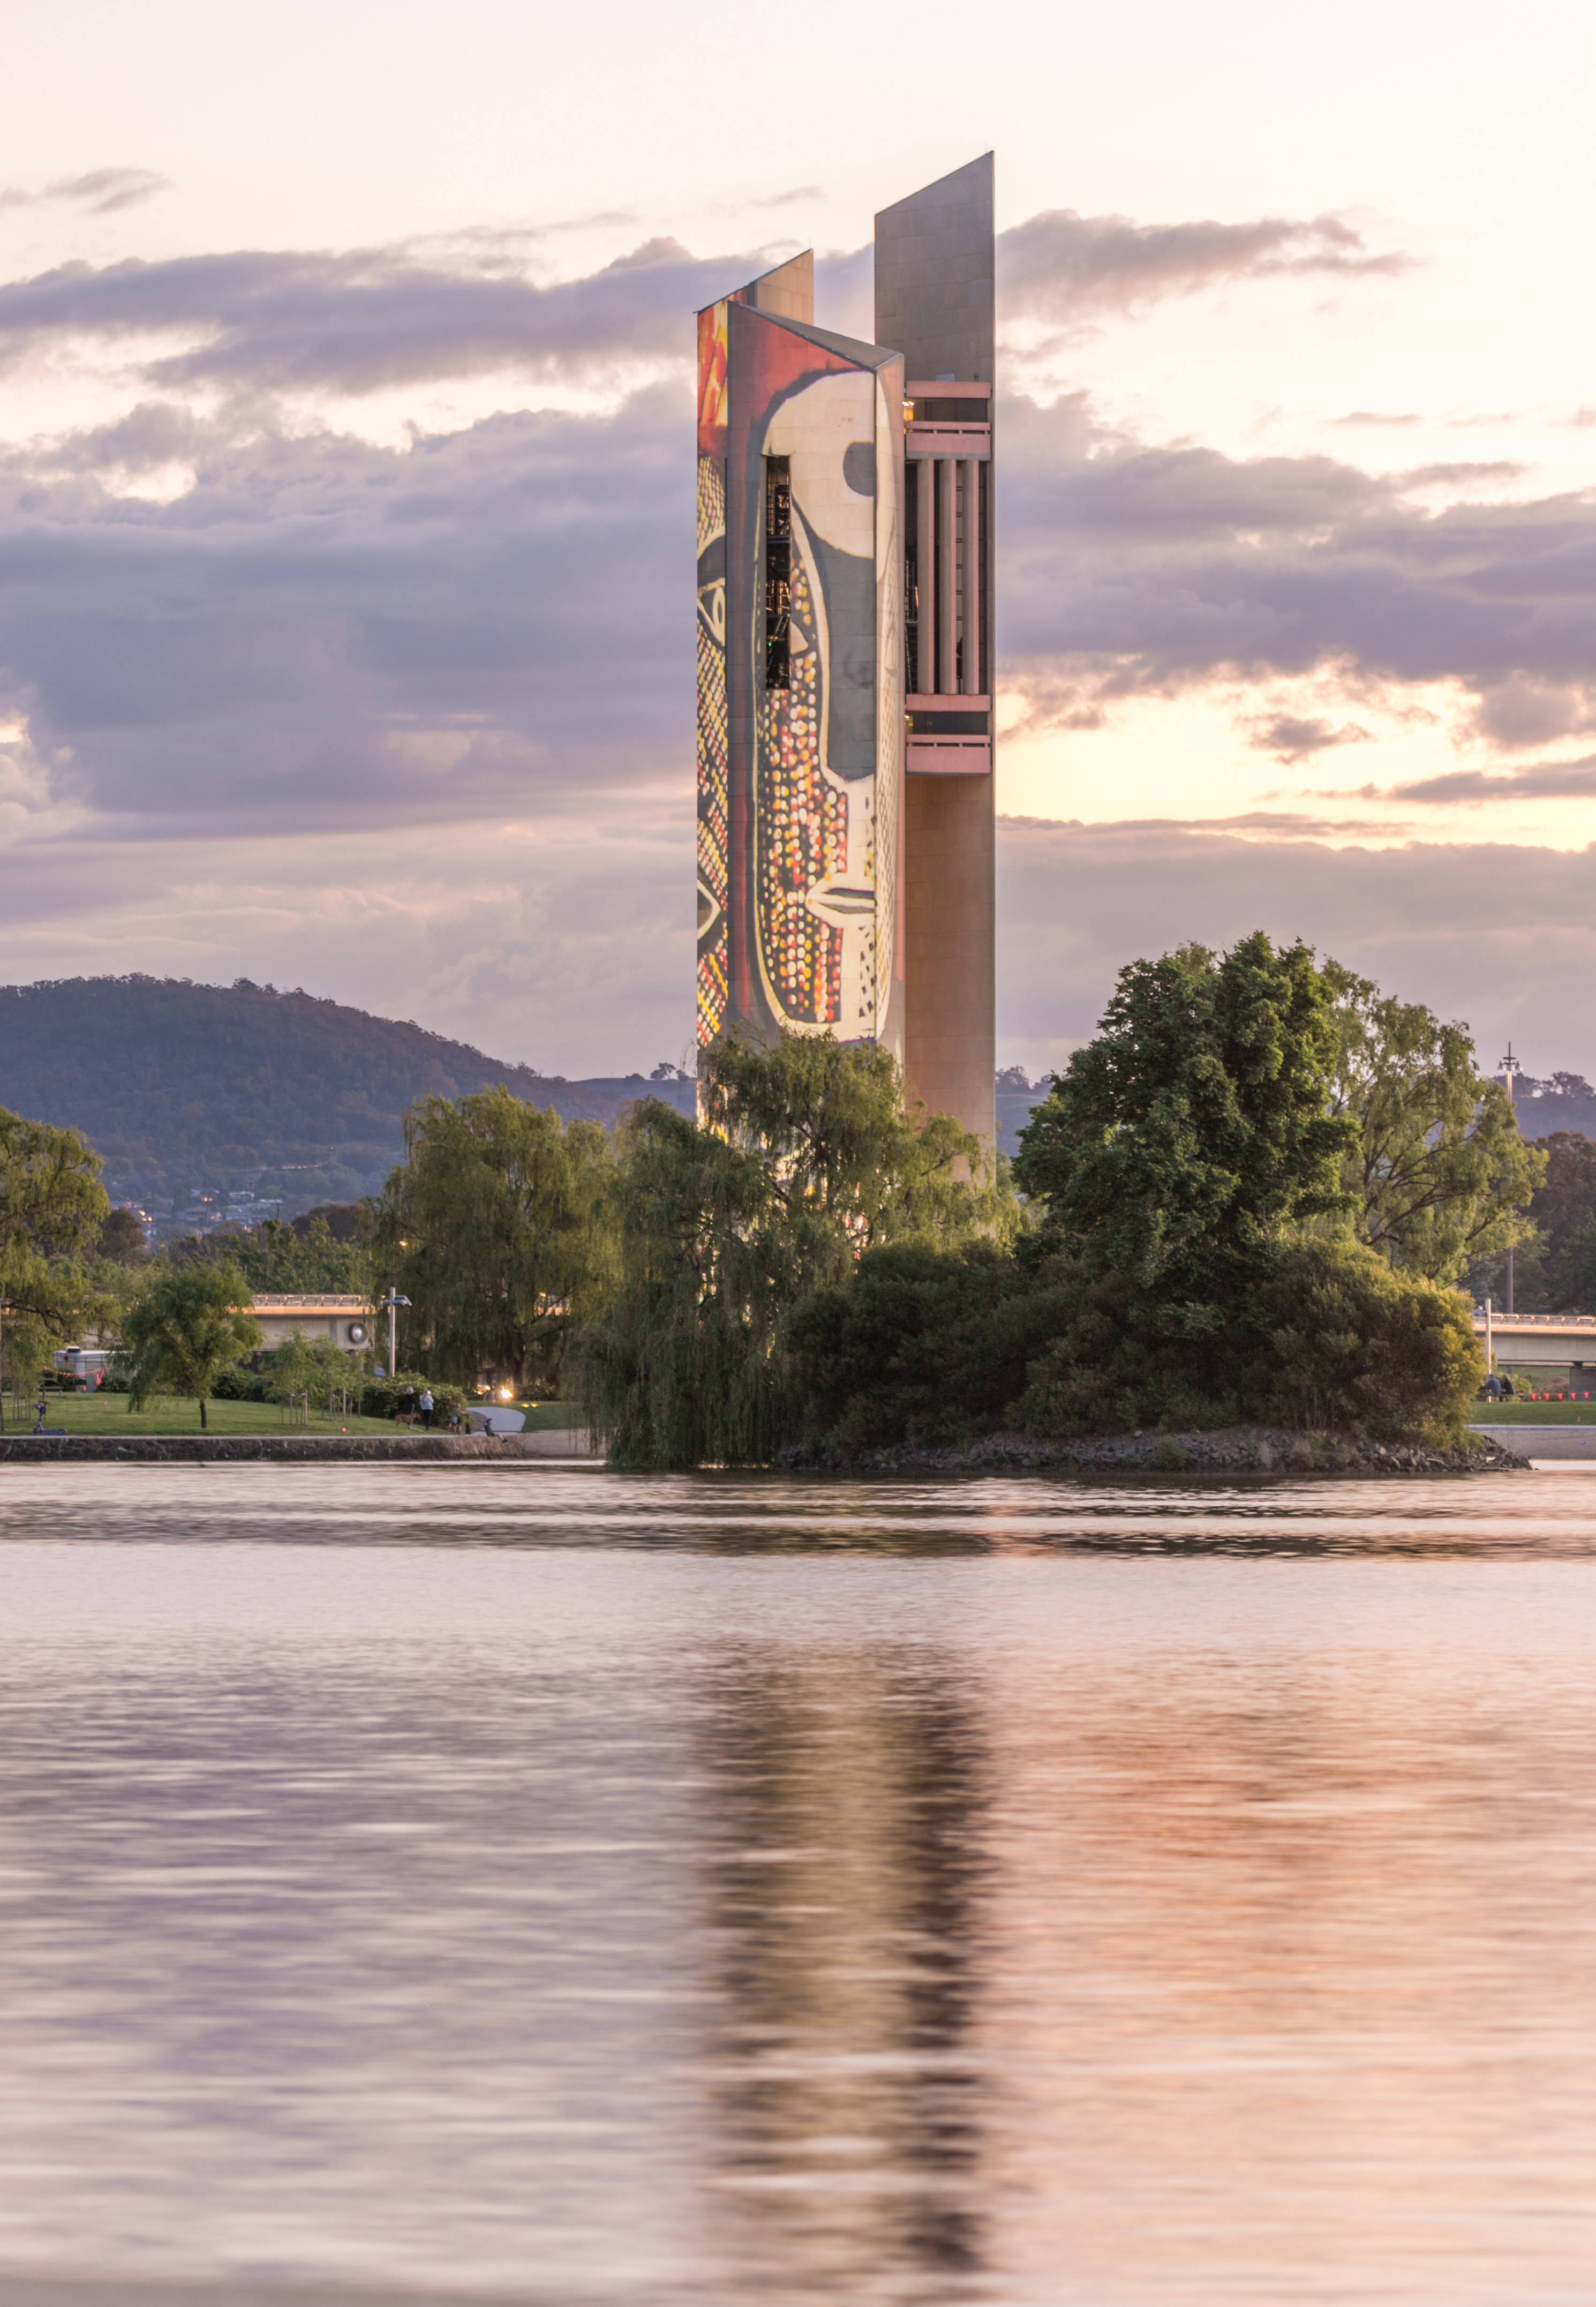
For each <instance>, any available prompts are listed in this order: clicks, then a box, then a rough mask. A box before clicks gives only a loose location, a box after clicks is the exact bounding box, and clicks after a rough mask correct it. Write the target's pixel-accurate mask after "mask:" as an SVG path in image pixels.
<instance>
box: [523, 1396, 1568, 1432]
mask: <svg viewBox="0 0 1596 2307" xmlns="http://www.w3.org/2000/svg"><path fill="white" fill-rule="evenodd" d="M1592 1406H1593V1407H1596V1405H1592ZM521 1407H522V1408H524V1409H525V1410H526V1411H527V1423H526V1426H525V1428H524V1429H523V1430H524V1431H525V1432H526V1433H528V1434H536V1433H538V1432H546V1431H547V1430H548V1428H551V1427H554V1426H558V1427H562V1428H563V1427H567V1426H583V1425H586V1423H587V1420H586V1419H584V1418H583V1416H582V1413H581V1411H579V1409H578V1408H577V1405H576V1403H575V1402H532V1403H531V1404H529V1405H528V1404H526V1403H523V1404H522V1405H521Z"/></svg>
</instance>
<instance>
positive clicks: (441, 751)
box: [0, 0, 1596, 1076]
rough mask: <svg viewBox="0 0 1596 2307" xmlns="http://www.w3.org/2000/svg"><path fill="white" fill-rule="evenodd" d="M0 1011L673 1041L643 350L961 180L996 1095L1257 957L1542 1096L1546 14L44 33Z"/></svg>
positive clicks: (132, 28) (1570, 750)
mask: <svg viewBox="0 0 1596 2307" xmlns="http://www.w3.org/2000/svg"><path fill="white" fill-rule="evenodd" d="M7 49H8V71H7V73H6V75H5V79H4V85H3V86H0V155H4V159H0V979H4V980H5V981H6V982H28V981H31V980H33V979H36V978H41V977H64V976H73V975H80V974H82V975H97V974H101V973H122V972H124V971H129V970H143V971H149V972H151V973H156V974H159V975H173V976H186V977H192V978H194V979H196V980H199V981H203V982H230V981H231V980H232V979H233V978H235V977H237V976H247V977H249V978H252V979H253V980H255V981H256V982H274V983H277V984H279V985H286V986H293V985H303V986H304V987H305V989H306V990H307V991H312V992H314V993H318V994H322V995H330V996H333V997H334V998H336V999H340V1000H345V1001H350V1002H354V1003H356V1004H358V1005H360V1006H362V1007H365V1008H372V1009H374V1010H376V1011H378V1012H380V1013H382V1014H384V1015H390V1016H401V1017H413V1018H415V1019H416V1020H417V1021H418V1022H419V1023H421V1024H424V1025H428V1026H431V1027H433V1028H435V1029H436V1030H438V1031H441V1032H443V1033H451V1034H457V1035H459V1036H460V1037H461V1038H463V1039H466V1040H468V1041H470V1042H475V1043H476V1044H477V1045H478V1046H480V1047H482V1048H485V1049H486V1050H488V1051H492V1052H493V1054H495V1055H497V1056H502V1057H504V1058H507V1059H516V1060H518V1061H521V1062H525V1063H529V1064H532V1065H536V1066H537V1067H540V1068H543V1069H544V1070H545V1071H547V1072H551V1073H553V1072H570V1073H578V1074H591V1073H602V1072H612V1071H619V1072H628V1071H631V1070H633V1069H634V1068H641V1069H643V1070H645V1071H646V1070H648V1068H649V1067H651V1066H652V1065H653V1064H654V1063H656V1061H657V1060H658V1059H662V1058H668V1059H680V1058H682V1056H683V1055H684V1054H685V1052H686V1051H687V1048H688V1045H689V1042H690V1039H691V1030H692V922H693V866H692V809H693V766H692V760H693V745H692V711H693V702H692V661H693V660H692V640H691V635H692V622H693V603H692V583H693V563H692V511H691V502H692V387H691V353H692V327H691V321H692V314H693V312H694V310H695V309H696V308H697V307H698V306H699V305H700V304H704V303H706V302H708V300H709V299H710V298H711V297H713V296H716V295H718V294H721V293H724V292H725V290H726V289H727V288H729V287H735V286H737V285H739V284H740V283H741V282H742V281H744V280H746V279H749V278H751V276H752V275H753V274H754V273H755V272H757V271H759V270H762V269H764V268H765V267H766V266H767V265H768V264H770V263H772V262H779V261H780V260H781V259H782V258H783V257H784V256H785V255H789V254H791V253H794V250H796V249H798V248H801V247H806V246H810V245H812V246H813V247H814V248H815V250H816V252H817V313H816V317H817V319H818V320H819V321H820V322H822V323H823V324H827V325H830V326H832V327H837V328H840V329H844V330H849V331H850V332H853V333H856V334H860V335H865V336H868V335H869V334H870V333H871V321H870V313H871V287H870V279H871V276H870V239H871V219H872V215H873V212H874V210H876V209H877V208H880V207H883V206H885V205H886V204H888V202H892V201H894V200H897V199H898V198H900V197H902V196H903V195H904V194H905V193H908V192H911V191H914V189H916V188H917V187H918V186H919V185H921V184H924V183H927V182H929V181H930V180H931V179H932V178H934V177H936V176H940V175H943V174H945V173H946V172H947V171H948V170H949V169H951V168H954V167H959V166H962V165H963V163H964V162H965V161H966V160H968V159H973V158H974V156H975V155H976V154H978V153H980V152H982V151H984V150H987V149H989V148H991V149H992V150H995V152H996V155H997V186H998V224H999V252H998V263H999V279H998V307H999V333H1000V401H999V405H998V417H997V422H998V427H999V431H998V452H999V473H1000V480H999V501H998V537H999V556H1000V557H999V570H998V642H999V707H998V713H999V722H998V725H999V729H1000V748H999V766H998V771H997V776H998V806H999V810H1000V818H1001V823H1000V950H999V1016H998V1047H999V1057H1000V1063H1003V1064H1016V1063H1017V1064H1022V1065H1025V1067H1026V1068H1028V1070H1030V1071H1031V1072H1032V1073H1033V1074H1034V1075H1035V1074H1039V1073H1041V1072H1042V1071H1043V1070H1044V1069H1045V1068H1049V1067H1051V1066H1054V1065H1059V1064H1061V1063H1062V1062H1063V1061H1064V1059H1065V1058H1066V1057H1067V1056H1068V1052H1069V1051H1070V1050H1071V1049H1072V1048H1074V1047H1076V1046H1078V1044H1079V1042H1081V1041H1082V1040H1083V1039H1085V1037H1087V1036H1088V1035H1089V1034H1090V1033H1091V1032H1092V1030H1093V1027H1094V1023H1095V1020H1096V1018H1097V1017H1098V1016H1099V1015H1100V1013H1101V1011H1102V1009H1103V1005H1104V1003H1105V1001H1106V1000H1107V999H1108V997H1109V995H1110V993H1111V991H1112V988H1113V982H1114V976H1115V973H1116V971H1117V970H1118V969H1119V968H1120V967H1121V966H1122V965H1124V964H1125V963H1127V962H1128V961H1130V960H1132V959H1134V958H1135V957H1137V956H1138V955H1141V954H1147V953H1156V952H1161V951H1164V950H1167V949H1168V948H1171V947H1173V946H1176V945H1179V944H1181V943H1184V942H1186V941H1188V940H1189V939H1199V940H1200V941H1202V942H1204V943H1207V944H1211V945H1223V944H1225V943H1228V942H1230V941H1232V940H1233V939H1235V938H1237V937H1240V936H1243V935H1245V934H1247V933H1248V931H1252V930H1253V929H1255V928H1260V927H1261V928H1264V929H1266V930H1267V931H1270V933H1271V934H1272V935H1274V936H1277V937H1281V938H1286V939H1290V938H1291V937H1295V936H1299V935H1300V936H1301V937H1303V938H1305V939H1308V941H1309V943H1311V944H1312V945H1314V946H1315V947H1316V948H1317V950H1319V951H1320V952H1322V953H1333V954H1334V955H1335V956H1337V957H1338V958H1339V959H1341V960H1342V961H1343V962H1345V963H1347V964H1349V965H1351V966H1353V967H1356V968H1358V969H1360V970H1361V971H1363V972H1364V973H1367V974H1369V975H1370V976H1373V977H1375V978H1376V979H1377V981H1378V982H1380V983H1381V984H1382V985H1384V986H1385V987H1386V989H1387V990H1388V991H1392V992H1394V993H1398V994H1400V995H1402V996H1403V998H1404V999H1410V1000H1419V1001H1423V1002H1426V1003H1428V1004H1429V1005H1430V1006H1431V1007H1432V1008H1436V1009H1437V1010H1438V1011H1439V1012H1440V1013H1441V1014H1442V1015H1443V1016H1447V1017H1454V1016H1456V1017H1462V1018H1464V1019H1466V1020H1467V1021H1469V1022H1470V1024H1471V1025H1472V1027H1473V1028H1474V1030H1475V1033H1476V1036H1477V1039H1478V1042H1479V1047H1480V1054H1481V1056H1482V1057H1483V1058H1484V1059H1486V1060H1487V1061H1488V1062H1489V1063H1491V1064H1494V1062H1495V1060H1496V1059H1497V1057H1498V1056H1499V1055H1500V1053H1501V1051H1502V1049H1504V1048H1505V1047H1506V1042H1507V1040H1508V1038H1509V1037H1511V1039H1512V1041H1513V1043H1514V1049H1515V1051H1516V1052H1517V1054H1518V1055H1519V1056H1520V1057H1521V1058H1522V1059H1523V1063H1524V1064H1525V1066H1526V1068H1528V1070H1529V1071H1530V1072H1532V1074H1537V1075H1541V1076H1544V1075H1546V1074H1548V1073H1549V1072H1550V1071H1552V1070H1553V1069H1554V1068H1558V1067H1564V1068H1573V1069H1575V1070H1578V1071H1583V1072H1586V1073H1588V1074H1591V1075H1592V1076H1596V1005H1593V1004H1592V999H1591V998H1590V995H1591V991H1592V988H1596V629H1593V625H1592V607H1593V605H1596V361H1593V360H1592V339H1591V330H1590V326H1589V322H1588V320H1587V318H1586V305H1587V302H1588V299H1587V297H1586V296H1585V293H1584V282H1585V276H1586V272H1587V270H1588V248H1589V244H1590V240H1591V236H1592V234H1591V227H1592V207H1593V206H1596V187H1593V185H1592V168H1591V165H1590V162H1589V159H1588V157H1587V148H1588V142H1589V137H1588V124H1587V116H1588V112H1589V98H1590V92H1591V89H1592V66H1593V64H1596V53H1593V51H1596V20H1593V19H1591V18H1586V17H1583V16H1582V15H1580V14H1579V13H1577V12H1575V11H1572V10H1569V9H1567V8H1566V7H1563V8H1558V9H1556V10H1554V9H1553V8H1551V7H1549V6H1547V5H1544V4H1540V0H1530V4H1528V5H1523V6H1521V7H1520V8H1519V9H1518V10H1517V11H1515V12H1514V13H1513V15H1512V17H1511V18H1510V19H1508V18H1505V17H1504V16H1503V15H1502V14H1501V13H1500V11H1499V10H1497V11H1491V12H1489V13H1488V12H1487V11H1486V10H1485V9H1483V8H1481V7H1474V6H1467V5H1464V6H1461V7H1460V6H1455V5H1449V6H1447V7H1446V8H1445V9H1443V8H1441V7H1440V6H1438V5H1430V4H1415V0H1395V4H1390V0H1385V4H1381V5H1380V6H1378V7H1376V6H1374V5H1371V4H1368V0H1351V4H1347V5H1343V6H1342V7H1341V8H1339V9H1337V10H1336V11H1335V12H1334V13H1330V12H1328V11H1324V10H1281V9H1280V8H1279V7H1278V6H1277V5H1274V4H1271V5H1269V6H1265V5H1262V4H1258V0H1217V4H1215V5H1213V6H1210V7H1209V8H1208V9H1207V10H1206V11H1202V12H1194V11H1192V10H1191V9H1189V7H1187V6H1180V7H1177V6H1175V5H1173V4H1169V0H1127V4H1124V5H1121V6H1120V7H1119V8H1117V9H1114V10H1103V9H1101V8H1094V9H1092V10H1089V11H1088V10H1084V9H1078V8H1068V7H1065V8H1059V7H1053V8H1049V9H1042V8H1040V7H1028V6H1017V5H1013V4H1009V0H996V4H989V5H988V6H987V7H985V8H983V9H982V11H980V12H979V13H978V15H977V16H975V17H972V15H971V13H970V12H969V11H968V10H967V9H959V10H957V11H955V10H954V9H952V8H950V7H945V6H940V5H931V6H927V7H922V8H920V9H917V10H916V11H915V12H914V17H913V21H912V22H911V21H909V20H907V19H905V17H904V16H903V14H902V12H900V11H894V12H888V11H885V10H880V11H876V12H873V13H862V12H861V11H859V10H858V9H857V8H856V7H849V8H844V7H842V6H840V5H837V4H836V0H819V4H813V5H811V7H809V8H808V9H807V10H805V11H804V12H803V13H802V16H801V17H798V18H789V19H783V20H780V21H779V23H777V22H775V21H773V20H770V19H768V17H764V16H759V15H756V14H750V13H746V12H744V13H741V14H737V13H731V12H722V13H712V14H705V15H703V16H689V15H687V14H686V13H683V12H681V11H669V10H665V11H662V10H660V9H658V8H657V7H656V8H648V9H645V8H643V7H641V6H638V5H634V4H631V0H596V4H589V5H588V6H586V7H584V8H582V9H578V10H570V9H567V10H559V11H555V10H553V9H549V8H540V7H536V6H534V7H528V6H526V5H525V4H520V5H518V6H515V7H511V6H509V5H508V4H502V0H454V4H452V5H451V6H450V8H449V9H448V10H443V9H442V8H440V7H437V6H435V5H433V6H422V5H420V4H417V0H383V4H382V6H381V7H380V8H379V7H378V6H376V5H375V4H369V5H368V4H365V0H316V4H315V5H314V6H313V7H312V6H309V5H305V4H300V0H273V4H272V5H271V6H270V8H267V7H265V6H263V5H257V4H253V0H234V4H232V5H230V6H229V7H228V8H227V9H225V10H219V9H217V8H216V7H215V6H214V4H213V0H207V4H205V5H200V4H197V0H141V5H140V6H138V7H137V8H136V9H131V10H130V9H127V8H126V7H124V6H117V7H113V6H112V5H110V4H108V0H53V4H52V6H51V7H50V8H49V9H47V10H46V9H34V10H32V11H30V12H27V13H26V15H23V14H22V13H21V12H19V13H18V16H17V18H16V19H14V20H13V21H12V22H11V24H10V25H9V26H8V39H7Z"/></svg>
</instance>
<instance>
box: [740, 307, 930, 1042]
mask: <svg viewBox="0 0 1596 2307" xmlns="http://www.w3.org/2000/svg"><path fill="white" fill-rule="evenodd" d="M722 313H724V314H725V341H726V344H727V347H728V353H729V357H728V358H727V359H726V361H725V368H724V370H722V371H721V372H720V373H721V374H723V375H724V376H725V379H726V383H725V385H724V386H721V387H719V388H718V391H719V400H718V407H719V408H721V409H724V412H725V417H724V426H723V427H722V428H720V429H719V430H718V433H717V435H716V436H713V437H712V434H711V429H710V427H709V426H708V425H707V424H706V421H705V420H706V412H707V411H708V410H710V409H712V408H713V407H716V391H717V380H716V359H717V357H718V356H719V355H718V347H717V342H716V328H715V326H714V325H713V323H714V317H715V315H716V314H722ZM706 324H708V325H706ZM699 371H700V391H699V923H700V939H699V1034H700V1038H701V1039H703V1040H706V1041H707V1040H710V1039H713V1037H714V1035H715V1033H716V1032H718V1031H720V1030H723V1029H724V1028H725V1026H726V1025H732V1026H736V1025H746V1026H748V1027H750V1028H751V1029H752V1030H753V1031H755V1032H756V1033H758V1032H762V1031H766V1030H768V1029H769V1028H771V1027H774V1026H781V1025H785V1026H788V1027H793V1028H795V1029H797V1030H798V1031H800V1032H802V1031H809V1032H811V1033H823V1032H831V1033H836V1034H837V1036H838V1038H839V1039H841V1040H844V1041H854V1040H857V1039H861V1038H866V1037H871V1038H879V1037H880V1036H881V1034H882V1033H883V1032H884V1030H885V1028H886V1025H887V1020H888V1010H889V1008H890V1006H891V1003H892V999H893V989H894V986H895V984H896V982H897V976H898V974H899V965H898V960H897V952H896V937H897V905H896V894H897V833H898V805H899V794H898V785H899V780H900V778H901V775H902V727H903V705H902V667H901V654H902V648H901V622H902V621H901V608H900V603H899V587H900V573H899V570H898V562H899V559H900V557H901V548H900V545H899V541H898V511H897V461H898V459H897V437H896V433H894V431H893V430H892V429H891V411H892V407H893V403H892V400H891V398H890V396H889V395H888V393H887V391H886V390H884V388H883V384H882V382H881V380H880V377H879V376H878V374H877V373H876V370H875V368H874V367H873V366H866V365H864V364H862V363H860V362H858V361H856V360H850V359H848V358H847V357H846V356H845V355H844V354H842V353H841V352H839V351H837V350H834V349H833V348H832V347H831V346H829V345H828V344H826V343H824V342H823V341H822V342H817V341H816V340H815V339H814V338H812V337H811V336H809V335H807V334H806V333H802V332H800V330H797V329H796V328H789V327H788V326H786V325H785V324H784V323H783V322H780V321H779V320H777V319H776V318H774V317H772V316H770V315H768V314H765V313H758V312H755V311H752V310H750V309H747V308H744V307H741V306H739V304H737V303H736V301H735V300H734V299H729V300H728V302H727V304H725V305H723V306H720V307H716V308H712V310H711V313H706V314H705V315H703V316H701V320H700V363H699ZM901 405H902V404H901V393H900V394H899V396H898V400H897V406H898V407H900V408H901ZM716 446H720V447H721V455H720V456H718V457H717V456H716V453H715V450H716ZM723 459H724V461H723ZM722 476H724V480H723V479H722ZM717 481H718V482H721V493H717V491H716V483H717ZM717 677H718V680H719V683H720V686H719V689H718V690H717V689H716V679H717ZM717 703H718V704H719V708H720V712H721V713H722V714H723V715H724V720H720V719H717V716H716V708H717ZM723 861H724V862H723ZM723 923H724V931H723V928H722V924H723Z"/></svg>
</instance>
